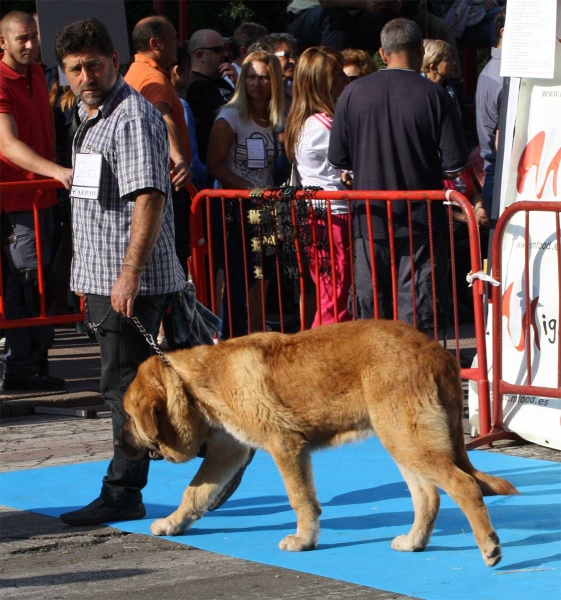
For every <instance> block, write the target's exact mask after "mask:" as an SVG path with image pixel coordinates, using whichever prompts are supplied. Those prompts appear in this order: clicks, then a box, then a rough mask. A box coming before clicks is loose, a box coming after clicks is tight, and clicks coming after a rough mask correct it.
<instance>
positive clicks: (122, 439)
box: [113, 429, 164, 460]
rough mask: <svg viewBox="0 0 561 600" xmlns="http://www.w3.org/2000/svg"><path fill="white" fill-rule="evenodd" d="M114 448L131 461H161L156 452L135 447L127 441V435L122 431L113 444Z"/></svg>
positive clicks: (161, 457) (160, 456) (159, 455)
mask: <svg viewBox="0 0 561 600" xmlns="http://www.w3.org/2000/svg"><path fill="white" fill-rule="evenodd" d="M113 444H114V446H115V447H116V448H119V449H120V450H121V452H122V453H123V454H124V455H125V456H126V457H127V458H130V459H131V460H163V458H164V457H163V456H162V455H161V454H159V453H158V452H157V451H156V450H151V449H150V448H145V447H141V446H136V445H133V444H132V443H130V441H129V440H127V435H126V433H125V431H124V430H123V429H122V430H121V432H120V434H119V438H118V439H117V440H115V441H114V442H113Z"/></svg>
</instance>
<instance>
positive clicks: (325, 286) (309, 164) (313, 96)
mask: <svg viewBox="0 0 561 600" xmlns="http://www.w3.org/2000/svg"><path fill="white" fill-rule="evenodd" d="M346 82H347V77H346V75H345V73H344V71H343V56H342V54H341V53H340V52H338V51H337V50H334V49H333V48H326V47H322V46H320V47H316V48H308V50H306V51H305V52H304V53H303V54H302V55H301V56H300V59H299V60H298V63H297V65H296V71H295V73H294V83H293V95H292V107H291V109H290V112H289V114H288V119H287V122H286V129H285V134H284V140H285V150H286V154H287V156H288V158H289V159H290V160H291V161H293V163H294V164H295V166H296V168H297V170H298V175H299V178H300V180H301V183H302V185H304V186H312V185H313V186H320V187H322V188H323V189H324V190H345V189H347V187H346V185H345V183H344V182H343V178H344V179H346V178H347V174H346V173H344V172H343V171H341V170H340V169H334V168H333V167H332V166H331V165H330V164H329V161H328V160H327V151H328V148H329V136H330V133H331V123H332V121H333V113H334V112H335V102H336V100H337V98H338V97H339V95H340V94H341V92H342V91H343V88H344V87H345V85H346ZM320 204H324V203H323V202H318V201H315V202H314V211H315V210H317V208H318V207H319V205H320ZM326 204H327V210H328V211H330V212H331V224H332V227H331V230H330V231H328V226H327V217H325V218H323V216H322V215H321V214H317V215H314V218H313V219H312V222H311V226H312V228H314V229H315V237H316V239H317V240H320V241H321V240H323V242H324V243H323V245H324V246H325V249H319V250H318V249H317V248H313V249H312V252H311V256H310V272H311V276H312V279H313V280H314V282H315V284H316V290H317V292H316V293H317V300H318V310H317V311H316V315H315V318H314V322H313V324H312V327H317V326H318V325H321V324H324V325H325V324H327V323H333V322H334V321H335V311H337V320H338V321H339V322H341V321H347V320H350V318H351V316H350V314H349V312H348V310H347V301H348V295H349V289H350V287H351V268H352V257H351V255H350V252H351V246H350V223H349V214H348V203H347V202H346V201H344V200H341V201H337V200H332V201H329V202H327V203H326ZM329 235H331V236H332V237H333V246H334V254H333V255H332V256H331V255H330V250H329V243H328V240H329V237H328V236H329ZM331 262H332V263H333V265H334V266H335V275H336V300H337V304H336V307H335V306H334V301H333V278H332V271H331V266H330V263H331Z"/></svg>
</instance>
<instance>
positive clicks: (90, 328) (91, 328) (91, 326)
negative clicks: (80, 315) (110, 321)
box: [84, 294, 113, 337]
mask: <svg viewBox="0 0 561 600" xmlns="http://www.w3.org/2000/svg"><path fill="white" fill-rule="evenodd" d="M84 308H85V309H86V315H87V319H88V320H87V322H86V323H85V327H86V331H87V333H88V335H90V337H91V336H95V334H96V333H97V330H98V329H99V328H100V327H101V326H102V325H103V323H104V322H105V320H106V319H107V317H108V316H109V313H110V312H111V311H112V310H113V307H111V306H110V307H109V310H108V311H107V312H106V313H105V315H104V316H103V319H101V321H100V322H99V323H92V322H91V320H90V318H91V315H90V309H89V306H88V297H87V296H86V295H85V294H84Z"/></svg>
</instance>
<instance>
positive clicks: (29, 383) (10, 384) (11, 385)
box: [0, 373, 66, 392]
mask: <svg viewBox="0 0 561 600" xmlns="http://www.w3.org/2000/svg"><path fill="white" fill-rule="evenodd" d="M65 383H66V381H65V380H64V379H63V378H62V377H53V376H52V375H39V373H35V374H34V375H30V376H29V377H25V378H23V379H22V378H19V377H18V378H17V379H3V380H2V383H1V384H0V389H2V390H3V391H5V392H11V391H22V392H34V391H37V392H48V391H51V390H61V389H62V388H63V387H64V384H65Z"/></svg>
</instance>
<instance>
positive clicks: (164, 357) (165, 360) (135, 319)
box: [131, 317, 173, 369]
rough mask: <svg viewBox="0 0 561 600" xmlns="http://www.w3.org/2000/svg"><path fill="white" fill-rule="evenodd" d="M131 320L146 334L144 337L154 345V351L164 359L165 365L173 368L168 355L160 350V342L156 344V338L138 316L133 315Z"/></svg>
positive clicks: (150, 344) (149, 343)
mask: <svg viewBox="0 0 561 600" xmlns="http://www.w3.org/2000/svg"><path fill="white" fill-rule="evenodd" d="M131 320H132V322H133V323H134V324H135V325H136V327H137V329H138V331H140V333H141V334H142V335H143V336H144V339H145V340H146V341H147V342H148V345H149V346H152V348H153V350H154V352H155V353H156V354H157V355H158V356H159V357H160V358H161V359H162V362H163V363H164V365H166V367H170V368H172V369H173V367H172V366H171V363H170V362H169V360H168V359H167V356H166V355H165V354H164V353H163V352H162V351H161V350H160V348H158V344H156V342H155V341H154V338H153V337H152V336H151V335H150V334H149V333H148V332H147V331H146V329H144V327H143V326H142V323H141V322H140V321H139V320H138V319H137V318H136V317H132V318H131Z"/></svg>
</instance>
